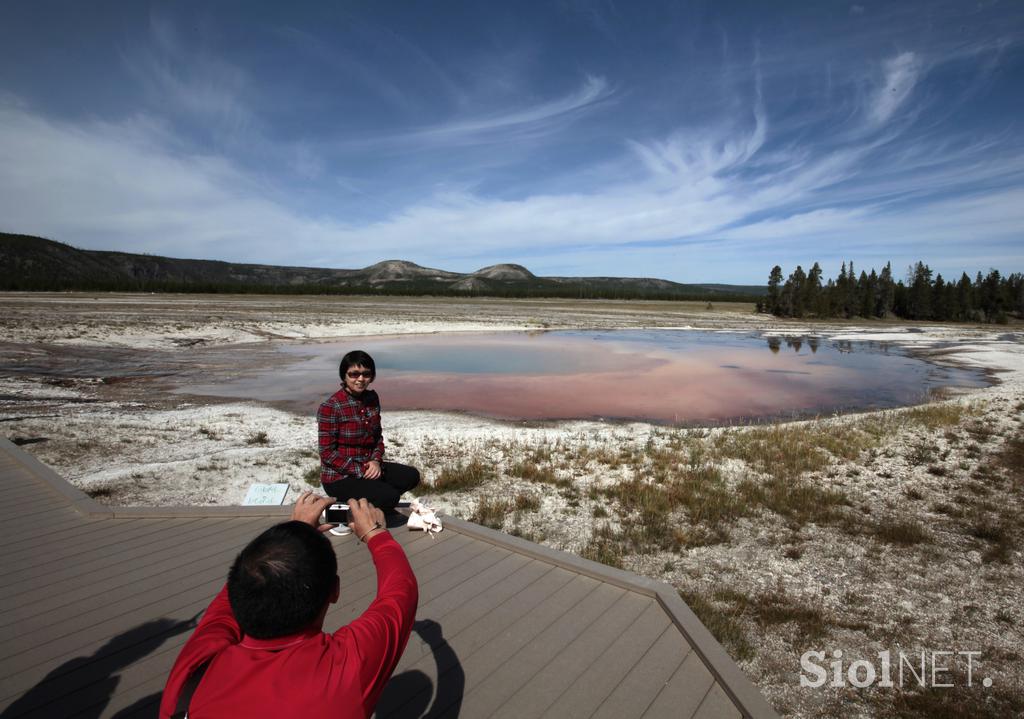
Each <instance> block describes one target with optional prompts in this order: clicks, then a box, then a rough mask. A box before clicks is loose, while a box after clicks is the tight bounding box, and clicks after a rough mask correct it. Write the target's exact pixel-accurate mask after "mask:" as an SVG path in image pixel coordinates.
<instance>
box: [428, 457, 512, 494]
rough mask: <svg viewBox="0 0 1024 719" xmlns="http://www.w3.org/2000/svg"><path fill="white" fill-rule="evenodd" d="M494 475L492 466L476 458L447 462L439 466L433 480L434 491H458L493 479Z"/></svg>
mask: <svg viewBox="0 0 1024 719" xmlns="http://www.w3.org/2000/svg"><path fill="white" fill-rule="evenodd" d="M496 476H497V475H496V473H495V471H494V467H493V466H491V465H489V464H484V463H483V462H481V461H480V460H479V459H476V458H474V459H472V460H470V461H469V462H460V463H456V464H448V465H445V466H444V467H442V468H441V471H440V472H439V473H438V475H437V478H436V479H435V480H434V491H435V492H459V491H462V490H466V489H473V488H474V487H479V486H480V485H481V484H484V483H485V482H490V481H492V480H494V479H495V477H496Z"/></svg>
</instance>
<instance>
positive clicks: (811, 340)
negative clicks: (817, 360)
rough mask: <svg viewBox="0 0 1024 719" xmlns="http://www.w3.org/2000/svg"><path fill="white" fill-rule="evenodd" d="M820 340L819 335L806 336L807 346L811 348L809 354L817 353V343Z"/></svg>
mask: <svg viewBox="0 0 1024 719" xmlns="http://www.w3.org/2000/svg"><path fill="white" fill-rule="evenodd" d="M820 342H821V338H820V337H814V336H811V337H808V338H807V346H808V347H810V348H811V354H817V353H818V345H819V343H820Z"/></svg>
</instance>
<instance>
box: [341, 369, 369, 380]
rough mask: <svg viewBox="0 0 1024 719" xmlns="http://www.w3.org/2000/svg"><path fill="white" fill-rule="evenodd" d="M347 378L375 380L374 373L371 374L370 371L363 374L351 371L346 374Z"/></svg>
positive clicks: (364, 371) (355, 370)
mask: <svg viewBox="0 0 1024 719" xmlns="http://www.w3.org/2000/svg"><path fill="white" fill-rule="evenodd" d="M345 376H346V377H348V378H349V379H357V378H359V377H365V378H366V379H373V372H371V371H370V370H368V369H366V370H363V371H362V372H360V371H359V370H357V369H350V370H349V371H348V372H346V373H345Z"/></svg>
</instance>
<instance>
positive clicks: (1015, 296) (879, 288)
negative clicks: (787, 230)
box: [758, 262, 1024, 324]
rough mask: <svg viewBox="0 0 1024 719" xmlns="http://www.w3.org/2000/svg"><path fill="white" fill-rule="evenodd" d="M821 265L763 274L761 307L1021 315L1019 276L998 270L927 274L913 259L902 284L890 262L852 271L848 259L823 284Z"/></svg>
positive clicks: (780, 311) (994, 317)
mask: <svg viewBox="0 0 1024 719" xmlns="http://www.w3.org/2000/svg"><path fill="white" fill-rule="evenodd" d="M821 277H822V272H821V267H820V266H818V263H817V262H815V263H814V265H813V266H812V267H811V269H810V272H804V270H803V268H802V267H800V266H799V265H798V266H797V268H796V269H795V270H793V272H792V274H790V275H789V278H788V279H786V281H785V282H783V280H782V268H781V267H779V266H778V265H776V266H775V267H773V268H772V271H771V273H770V274H769V275H768V293H767V295H766V296H765V297H764V299H762V300H760V301H759V302H758V308H759V309H760V310H763V311H766V312H771V313H772V314H774V315H777V316H779V317H865V318H870V317H877V318H885V317H896V318H900V319H908V320H939V321H964V322H995V323H1000V324H1005V323H1006V322H1008V321H1009V320H1010V318H1011V317H1016V318H1022V317H1024V275H1022V274H1021V273H1019V272H1017V273H1014V274H1011V275H1008V276H1005V277H1004V276H1003V275H1001V274H1000V273H999V270H989V272H988V274H987V275H984V276H983V275H982V273H981V272H978V273H977V275H975V277H974V279H973V280H972V279H971V278H970V277H969V276H968V275H967V273H966V272H965V273H963V274H962V275H961V276H960V278H959V279H957V280H946V279H944V278H943V277H942V275H941V274H937V275H935V276H934V277H933V276H932V271H931V269H930V268H929V267H928V265H926V264H924V263H923V262H918V263H917V264H915V265H912V266H911V267H909V268H908V269H907V276H906V283H904V281H903V280H902V279H900V280H896V279H894V278H893V274H892V263H888V264H886V266H885V267H884V268H883V269H882V271H881V272H875V270H874V268H872V270H871V272H870V274H869V273H866V272H864V270H861V271H860V275H857V274H856V273H855V271H854V267H853V263H852V262H850V263H849V266H847V263H845V262H844V263H843V266H842V269H840V271H839V276H838V277H836V278H835V279H834V280H832V279H829V280H828V282H826V283H825V284H822V281H821Z"/></svg>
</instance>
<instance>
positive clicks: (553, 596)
mask: <svg viewBox="0 0 1024 719" xmlns="http://www.w3.org/2000/svg"><path fill="white" fill-rule="evenodd" d="M595 585H596V582H594V581H593V580H590V579H589V578H588V577H581V576H580V575H578V574H573V573H571V572H566V571H563V570H558V569H554V570H552V571H549V572H547V573H546V574H544V575H543V576H542V577H541V578H540V579H538V580H537V581H535V582H533V583H532V584H530V585H529V586H528V587H526V588H525V589H523V590H522V591H520V592H518V593H517V594H515V595H513V596H512V597H507V598H505V599H504V601H501V602H500V603H499V604H497V605H496V606H493V608H492V609H491V610H490V611H488V612H485V613H484V614H483V616H481V617H479V618H478V619H476V620H475V621H473V622H472V623H471V624H469V625H468V626H460V622H459V621H457V619H456V620H455V621H448V622H445V625H444V633H445V637H446V639H447V644H448V645H449V646H450V647H451V649H452V650H453V651H452V653H451V654H445V655H442V656H440V657H439V656H437V655H433V654H431V655H425V656H423V657H421V658H420V659H419V660H417V661H416V662H415V663H413V664H412V665H411V667H410V668H415V669H416V670H419V671H422V672H424V673H425V674H427V675H428V676H429V677H430V678H431V680H433V681H434V683H435V685H436V684H437V683H438V681H439V678H440V675H442V674H445V673H448V672H458V673H460V674H461V675H462V676H463V677H465V672H466V666H467V662H471V663H473V664H474V665H475V663H476V659H477V657H476V652H477V651H478V650H481V649H487V648H490V647H493V646H494V645H496V644H504V645H505V648H506V651H507V652H508V653H511V652H512V651H514V649H515V638H516V634H517V632H516V629H515V628H516V627H517V626H518V625H519V623H520V622H522V621H523V618H524V617H527V618H532V621H534V622H537V621H547V622H550V621H554V620H555V619H557V618H558V617H560V616H562V615H563V614H564V613H565V612H567V611H569V610H570V609H572V607H574V606H575V605H576V604H577V603H578V602H579V601H580V600H581V599H583V598H584V597H585V596H587V595H588V594H590V593H591V592H593V590H594V587H595ZM532 636H533V634H529V635H527V634H525V633H524V634H523V635H520V636H519V638H520V639H521V640H522V641H524V642H525V641H527V640H528V639H529V638H531V637H532ZM419 698H420V697H419V695H414V696H412V697H409V699H408V700H407V702H406V704H403V705H401V706H396V707H394V711H393V712H391V713H387V712H385V713H382V714H381V715H380V716H381V719H385V718H386V717H388V716H397V717H401V716H405V714H404V713H403V711H402V709H403V707H404V706H406V705H408V704H412V703H415V702H416V701H417V700H418V699H419ZM444 708H447V707H439V708H438V709H444Z"/></svg>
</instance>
